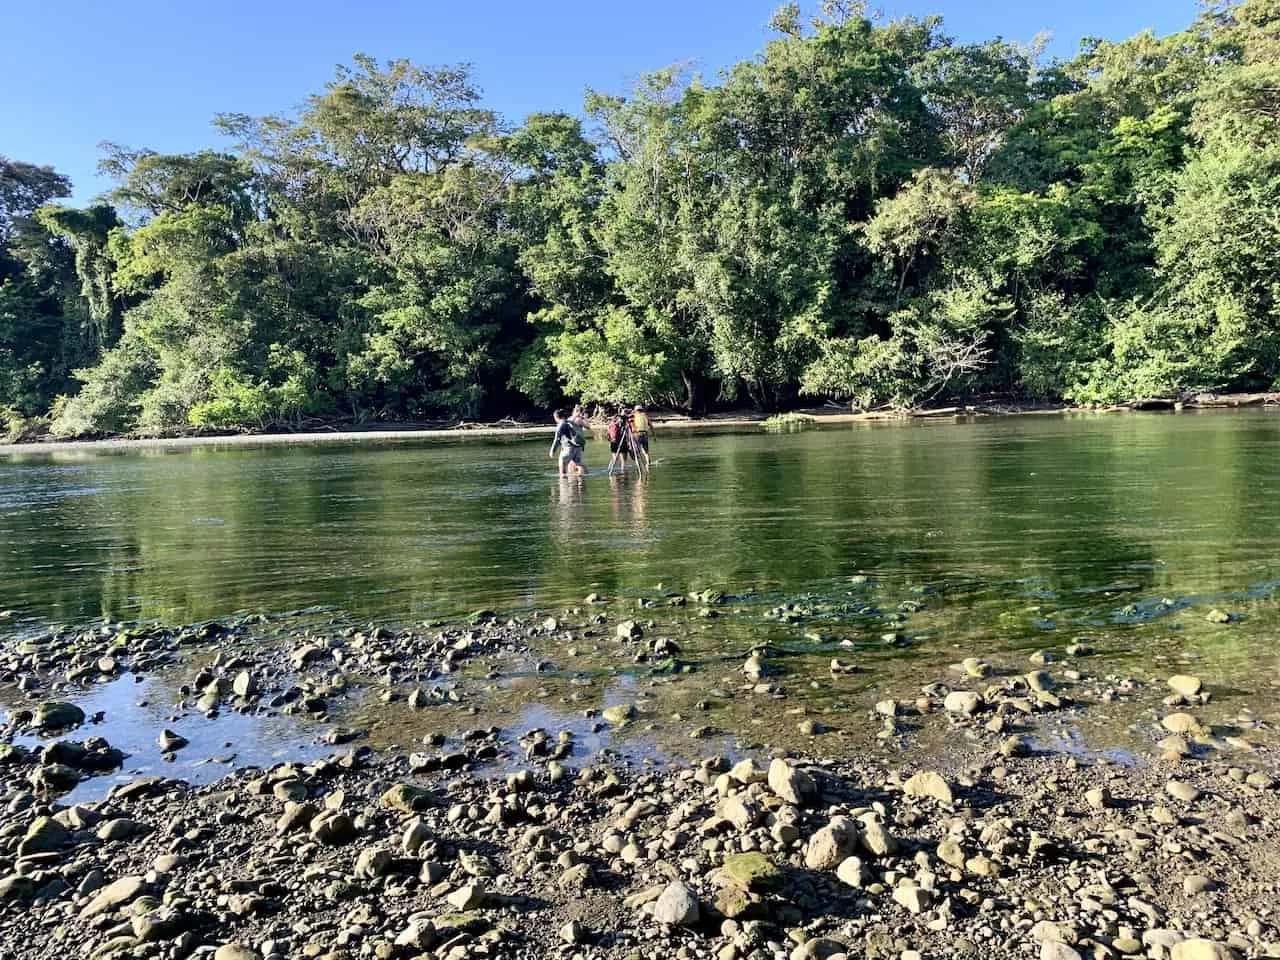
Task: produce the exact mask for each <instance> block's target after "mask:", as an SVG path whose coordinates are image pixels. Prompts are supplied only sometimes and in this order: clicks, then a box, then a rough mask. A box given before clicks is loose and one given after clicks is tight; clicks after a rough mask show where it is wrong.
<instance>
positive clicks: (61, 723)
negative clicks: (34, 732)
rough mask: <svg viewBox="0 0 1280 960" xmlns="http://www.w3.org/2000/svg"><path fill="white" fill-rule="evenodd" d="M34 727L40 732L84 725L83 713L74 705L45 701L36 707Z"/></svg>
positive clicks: (58, 701) (59, 701) (57, 701)
mask: <svg viewBox="0 0 1280 960" xmlns="http://www.w3.org/2000/svg"><path fill="white" fill-rule="evenodd" d="M34 723H35V725H36V726H37V727H38V728H40V729H41V730H64V729H68V728H70V727H78V726H80V724H82V723H84V711H83V710H81V709H80V708H79V707H77V706H76V705H75V704H74V703H67V702H66V701H63V700H46V701H44V702H43V703H41V704H40V705H39V706H37V707H36V713H35V720H34Z"/></svg>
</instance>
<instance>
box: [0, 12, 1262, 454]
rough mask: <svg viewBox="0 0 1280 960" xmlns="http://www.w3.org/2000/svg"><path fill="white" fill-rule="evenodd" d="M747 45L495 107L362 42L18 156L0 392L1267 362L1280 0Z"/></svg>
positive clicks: (252, 392) (1134, 368) (107, 428)
mask: <svg viewBox="0 0 1280 960" xmlns="http://www.w3.org/2000/svg"><path fill="white" fill-rule="evenodd" d="M772 26H773V28H774V30H775V31H776V34H777V36H776V39H773V40H772V41H771V42H769V44H768V45H767V46H766V47H765V49H764V51H763V52H762V53H761V54H760V55H759V56H757V57H755V58H753V59H751V60H746V61H743V62H741V63H739V64H737V65H735V66H734V67H732V68H731V69H729V70H727V71H725V72H724V73H723V74H722V75H720V76H719V77H717V78H716V80H715V81H714V82H711V81H708V80H705V79H703V78H701V77H698V76H696V75H689V74H688V73H687V72H686V71H684V70H682V69H680V68H670V69H667V70H663V71H659V72H658V73H655V74H653V75H651V76H648V77H646V78H644V79H643V80H642V81H640V82H639V84H638V85H637V86H636V88H635V89H634V90H633V91H632V92H631V93H629V94H628V95H626V96H608V95H604V94H597V93H592V94H590V95H589V96H588V97H587V101H586V104H585V111H584V116H585V118H586V119H585V121H584V120H582V119H579V118H577V117H574V116H571V115H568V114H563V113H542V114H534V115H532V116H530V117H528V118H527V119H526V120H525V122H524V123H523V124H522V125H520V126H516V127H512V126H508V125H507V124H504V123H503V122H502V120H501V119H500V118H499V117H498V116H496V115H495V114H494V113H493V112H492V111H490V110H488V109H485V108H484V106H483V105H482V103H481V99H480V95H479V93H478V92H477V90H476V89H475V87H474V86H473V84H472V81H471V79H470V76H469V73H468V69H467V68H466V67H462V66H456V67H420V66H416V65H414V64H412V63H410V62H409V61H407V60H396V61H392V62H390V63H386V64H381V63H379V62H376V61H374V60H373V59H370V58H368V57H363V56H358V57H356V58H355V60H354V63H353V64H352V65H351V66H350V67H342V68H339V70H338V72H337V75H336V76H335V77H334V79H333V80H332V81H331V82H330V83H328V84H327V85H326V87H325V90H324V92H322V93H319V94H316V95H314V96H312V97H310V98H309V99H308V100H307V101H306V103H305V106H304V107H303V108H302V109H301V110H300V111H299V112H298V114H297V116H269V117H250V116H246V115H243V114H225V115H221V116H219V117H218V118H217V119H216V121H215V122H216V126H217V128H218V129H219V130H220V131H222V132H223V133H224V134H226V135H228V136H229V138H230V141H231V142H234V143H235V144H236V147H235V149H234V151H233V152H228V153H223V152H216V151H213V150H206V151H201V152H199V153H191V154H180V155H164V154H157V153H153V152H150V151H147V150H135V149H127V148H124V147H120V146H115V145H110V144H107V145H104V152H105V155H104V158H103V159H102V161H101V166H102V169H103V170H104V171H105V172H107V173H108V174H110V176H111V177H112V178H113V179H114V182H115V183H116V187H115V189H113V190H112V191H111V192H110V193H109V194H107V195H106V197H105V198H103V200H102V201H101V202H99V203H95V204H93V205H91V206H89V207H87V208H85V209H72V208H69V207H66V206H62V205H59V204H58V202H57V201H58V200H59V199H61V198H65V197H66V196H68V195H69V193H70V184H69V183H68V181H67V179H66V178H65V177H64V176H61V175H60V174H58V173H56V172H55V171H53V170H51V169H50V168H48V167H40V166H34V165H31V164H28V163H23V162H18V161H15V160H7V159H4V158H0V421H4V422H5V423H7V424H8V425H9V426H10V428H11V429H15V430H16V429H21V428H23V427H24V426H26V425H29V424H31V423H42V422H44V423H48V424H49V425H50V426H51V428H52V430H53V432H54V433H55V434H57V435H60V436H85V435H99V434H107V433H116V432H122V431H143V432H157V431H171V430H175V429H184V428H185V429H189V428H250V427H263V426H272V425H276V426H282V425H287V424H296V423H299V422H301V421H303V420H306V419H308V418H316V417H328V418H350V419H355V420H364V421H376V420H402V419H421V418H431V417H474V416H485V415H489V416H492V415H496V414H498V413H505V412H511V411H517V410H521V409H528V408H531V407H534V406H545V405H549V404H553V403H557V402H560V401H561V400H563V399H566V398H570V399H575V400H577V399H580V400H586V401H597V400H600V401H603V400H621V399H624V398H625V399H637V400H638V399H648V400H651V401H657V402H662V403H669V404H674V405H679V406H683V407H687V408H690V409H692V410H695V411H696V410H701V409H705V408H706V407H708V406H710V405H724V404H729V403H750V404H753V405H756V406H759V407H761V408H778V407H784V406H786V405H788V404H795V403H798V402H811V401H812V400H814V399H817V398H822V399H831V400H835V401H840V402H850V403H852V404H854V405H857V406H862V407H866V406H871V405H878V404H894V405H900V406H911V405H918V404H923V403H927V402H936V401H939V400H942V399H945V398H948V397H954V396H975V395H981V394H1000V395H1005V396H1011V397H1017V398H1024V399H1045V400H1058V399H1066V400H1069V401H1075V402H1082V403H1088V402H1102V401H1113V400H1123V399H1129V398H1133V397H1137V396H1151V395H1162V396H1168V395H1174V394H1177V393H1179V392H1184V391H1191V390H1199V389H1215V390H1231V389H1254V388H1269V387H1272V386H1274V385H1275V384H1276V381H1277V377H1280V307H1278V303H1280V300H1278V297H1280V136H1277V133H1278V132H1280V0H1244V2H1240V3H1235V4H1228V5H1224V6H1221V7H1219V8H1216V9H1213V10H1211V11H1208V12H1206V13H1205V14H1203V15H1202V16H1201V17H1200V18H1199V19H1198V20H1197V21H1196V23H1195V24H1193V25H1192V26H1191V27H1190V28H1189V29H1187V30H1185V31H1183V32H1181V33H1177V34H1174V35H1172V36H1169V37H1165V38H1162V39H1161V38H1157V37H1155V36H1153V35H1151V34H1140V35H1138V36H1136V37H1134V38H1132V39H1130V40H1126V41H1124V42H1120V43H1113V42H1108V41H1103V40H1086V41H1084V42H1083V44H1082V47H1081V52H1080V53H1079V55H1078V56H1076V57H1075V58H1074V59H1073V60H1070V61H1069V62H1060V61H1052V60H1048V59H1046V58H1045V57H1044V56H1043V55H1042V53H1041V51H1040V49H1039V48H1038V47H1037V45H1035V44H1032V45H1030V46H1021V45H1018V44H1014V43H1008V42H1005V41H1003V40H992V41H989V42H986V43H980V44H962V43H957V42H955V41H954V40H953V39H951V38H949V37H947V36H946V35H945V34H944V33H943V30H942V24H941V21H940V20H939V19H937V18H932V17H931V18H925V19H903V20H895V21H892V22H883V21H880V20H877V19H874V18H871V17H869V16H868V15H866V13H865V12H864V10H863V8H862V7H861V6H858V5H853V4H849V3H835V2H833V3H828V4H826V5H824V7H823V10H822V12H821V13H820V14H819V15H817V16H814V17H812V18H807V19H806V18H805V17H803V16H802V14H801V11H800V9H799V8H798V7H796V6H794V5H792V6H788V7H784V8H783V9H782V10H780V11H779V12H778V13H777V15H776V16H775V18H774V21H773V24H772Z"/></svg>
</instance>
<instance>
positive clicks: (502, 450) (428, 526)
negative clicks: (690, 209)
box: [0, 410, 1280, 753]
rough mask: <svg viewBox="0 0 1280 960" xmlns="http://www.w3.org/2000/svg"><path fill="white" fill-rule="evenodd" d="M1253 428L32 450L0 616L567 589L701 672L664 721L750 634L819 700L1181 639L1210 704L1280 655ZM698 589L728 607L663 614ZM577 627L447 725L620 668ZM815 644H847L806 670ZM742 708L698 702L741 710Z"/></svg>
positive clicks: (410, 604)
mask: <svg viewBox="0 0 1280 960" xmlns="http://www.w3.org/2000/svg"><path fill="white" fill-rule="evenodd" d="M1278 440H1280V420H1277V419H1276V416H1275V415H1274V414H1272V413H1269V412H1267V411H1263V410H1253V411H1245V412H1230V413H1206V414H1181V415H1161V414H1132V415H1075V416H1066V417H1062V416H1026V417H1011V418H1000V419H983V420H978V421H973V422H963V423H951V422H946V423H942V422H913V423H906V424H881V425H868V424H859V425H854V426H843V427H840V428H830V429H806V430H801V431H799V432H793V433H768V432H765V431H763V430H758V431H754V432H745V433H743V432H738V433H701V434H700V433H691V432H685V431H681V432H679V433H676V432H672V433H671V434H668V435H662V434H661V433H659V434H658V435H656V436H655V439H654V456H655V458H656V463H655V465H654V468H653V470H652V472H651V475H650V476H649V477H648V478H647V479H644V480H640V479H637V478H636V477H635V476H634V475H633V476H630V477H628V478H626V479H621V478H612V479H611V478H609V477H606V476H604V475H603V474H602V473H601V472H599V470H600V468H602V467H603V465H604V463H605V461H607V458H608V453H607V448H606V445H605V444H604V443H602V442H599V441H597V442H595V443H593V444H592V445H591V446H590V448H589V452H588V462H589V464H590V465H591V466H592V467H593V468H595V469H596V471H597V472H596V473H595V474H594V475H592V476H589V477H587V478H586V479H585V480H582V481H562V480H560V479H558V478H557V477H556V475H555V470H554V466H553V464H552V461H551V460H549V459H548V458H547V455H546V443H543V442H535V441H531V440H515V439H513V440H501V439H498V440H494V439H485V440H471V439H462V440H458V441H455V442H440V441H432V442H402V441H397V442H394V443H388V442H383V443H380V442H377V441H376V440H368V441H365V442H361V443H358V444H324V443H317V444H314V445H287V446H270V447H252V446H249V447H245V446H233V447H227V448H219V447H199V448H192V449H165V450H163V451H160V450H153V451H145V450H144V451H137V450H133V451H128V452H122V453H121V452H109V451H98V450H88V451H86V450H75V451H60V450H58V449H57V448H39V449H35V448H33V449H31V450H24V451H21V452H18V453H16V454H12V455H8V456H6V457H4V458H0V554H2V555H3V558H4V562H3V568H2V569H0V611H4V614H5V620H4V621H0V628H3V629H5V630H7V631H8V632H11V633H15V634H22V633H24V632H28V633H29V632H31V631H36V630H42V629H45V628H47V627H48V626H50V625H68V626H71V625H74V626H83V625H86V624H91V623H93V622H99V621H101V620H104V619H105V620H108V621H116V620H154V621H160V622H163V623H167V624H174V625H178V624H186V623H192V622H196V621H203V620H207V619H210V618H218V617H228V616H232V615H236V614H244V613H271V614H288V613H289V612H290V611H309V614H308V615H312V616H314V615H316V611H321V612H322V615H323V616H324V617H326V618H328V620H329V621H345V622H351V623H367V622H377V623H383V624H389V625H412V624H415V623H421V622H423V621H430V620H436V619H442V618H450V617H458V616H465V615H467V614H468V613H469V612H470V611H474V610H477V609H480V608H487V609H492V610H495V611H499V612H502V613H504V614H506V613H509V612H517V613H518V612H530V611H534V610H537V611H540V613H539V615H542V613H546V612H557V611H563V610H564V609H565V608H566V607H573V606H580V605H581V603H582V600H583V598H584V597H585V596H586V595H588V594H590V593H596V594H600V595H603V596H605V597H607V598H609V599H610V600H611V601H613V603H614V606H613V607H612V608H611V611H612V612H611V614H610V616H611V617H612V616H621V615H622V613H621V612H619V611H625V610H626V609H629V608H630V607H631V605H633V604H634V605H636V608H637V609H638V610H639V615H640V616H646V617H653V616H659V618H660V619H661V620H662V622H661V623H660V624H659V625H658V628H657V629H658V631H659V632H662V631H666V632H669V633H670V634H671V635H673V636H675V637H676V638H678V640H679V642H680V644H681V647H682V648H683V649H682V656H683V657H684V659H685V660H687V661H690V662H692V663H694V664H695V666H696V668H697V669H698V670H699V671H700V672H699V673H698V674H695V675H694V678H693V679H692V680H691V681H690V682H688V683H685V684H683V685H681V684H674V685H672V686H673V689H674V690H675V692H674V693H671V694H670V696H669V698H668V700H666V701H663V702H662V703H661V704H660V707H661V709H662V710H669V711H671V712H673V713H677V714H679V715H688V714H689V713H690V712H691V711H693V706H692V704H693V703H694V701H695V700H697V699H698V698H699V697H700V696H703V695H704V694H705V688H708V687H710V686H712V685H714V683H723V680H724V677H725V675H726V674H730V673H732V672H733V671H736V670H737V667H738V665H739V664H740V663H741V662H742V658H743V657H744V656H745V654H746V652H747V651H748V650H750V649H751V648H752V647H753V646H758V645H760V644H764V643H768V644H772V645H774V647H775V648H776V649H778V650H779V651H781V652H782V653H783V654H784V655H786V656H789V657H791V658H792V664H793V665H792V667H791V668H790V670H791V672H792V674H793V676H796V677H801V678H802V677H805V676H812V677H813V678H814V680H813V682H811V683H809V684H808V685H807V686H806V685H799V686H798V688H797V687H795V686H793V688H792V690H791V692H790V699H789V700H788V701H787V706H788V708H789V709H791V708H793V707H794V705H795V704H797V703H800V704H803V705H805V706H807V707H809V708H813V709H815V710H819V711H825V712H826V713H828V714H830V713H831V712H832V710H835V711H836V712H837V713H839V712H845V711H847V710H849V709H854V708H856V709H869V707H870V706H871V704H873V703H874V702H875V700H876V698H877V697H879V696H882V695H885V694H886V692H888V693H892V694H893V695H897V696H908V697H909V696H913V695H914V694H913V693H912V692H911V691H912V690H913V689H914V690H917V691H918V689H919V684H921V683H924V682H928V681H929V680H932V679H936V678H937V677H938V676H939V672H940V671H943V670H944V667H945V665H946V664H947V663H951V662H954V661H956V660H958V659H960V658H962V657H964V656H969V655H980V656H987V657H1000V656H1004V657H1006V658H1016V659H1015V660H1011V661H1010V662H1021V663H1024V664H1025V662H1026V661H1025V654H1026V653H1028V652H1030V651H1033V650H1038V649H1047V650H1051V651H1057V652H1058V653H1059V655H1060V653H1061V651H1062V650H1063V648H1065V647H1066V646H1067V645H1068V644H1069V643H1070V642H1071V641H1072V640H1073V639H1074V638H1076V637H1078V636H1081V635H1086V636H1089V637H1091V638H1095V640H1096V641H1097V642H1098V643H1099V645H1100V646H1101V648H1102V651H1103V653H1104V656H1105V660H1103V661H1101V662H1104V663H1105V664H1106V668H1107V669H1111V670H1121V669H1123V670H1130V671H1135V670H1136V671H1139V672H1142V671H1146V672H1147V673H1151V672H1158V671H1161V670H1164V671H1165V672H1166V673H1167V672H1170V671H1173V670H1174V669H1176V668H1178V665H1179V664H1183V665H1185V664H1186V663H1192V664H1194V665H1195V667H1194V668H1195V670H1196V671H1197V672H1198V673H1200V674H1201V675H1203V676H1204V677H1205V678H1206V680H1208V681H1211V682H1213V683H1215V684H1217V685H1218V686H1217V689H1218V690H1219V691H1220V694H1221V695H1222V696H1225V697H1228V698H1229V697H1230V696H1231V691H1232V690H1237V689H1238V690H1243V691H1244V692H1250V691H1251V690H1252V691H1253V692H1256V690H1254V686H1255V685H1253V684H1251V683H1250V681H1251V680H1252V679H1256V678H1257V677H1258V676H1260V675H1261V674H1266V675H1274V674H1275V671H1276V668H1277V666H1280V659H1278V658H1280V654H1277V649H1276V644H1275V643H1274V640H1273V637H1274V630H1275V627H1276V625H1277V623H1278V622H1280V616H1278V615H1277V610H1276V601H1275V598H1274V596H1273V594H1274V590H1275V586H1276V583H1277V581H1278V580H1280V442H1277V441H1278ZM548 441H549V432H548ZM704 591H714V592H716V593H717V595H716V596H715V597H714V599H715V600H719V599H720V597H719V596H718V594H719V593H723V594H724V595H726V596H725V600H726V602H725V603H723V604H714V603H711V601H710V600H708V599H707V597H706V596H705V595H704V596H702V597H701V598H695V600H694V602H692V603H690V604H689V605H688V609H687V610H684V609H682V610H680V612H679V613H678V614H677V613H674V612H672V613H668V612H666V611H669V610H672V609H673V608H671V601H672V600H673V599H674V598H675V597H678V596H687V595H690V594H699V593H702V592H704ZM787 604H791V605H792V606H790V607H787V606H786V605H787ZM707 605H710V606H714V607H715V609H714V610H712V609H706V610H704V609H702V608H703V607H704V606H707ZM655 609H656V610H657V611H658V612H657V613H655V612H654V611H655ZM1215 610H1221V611H1223V612H1225V613H1228V614H1230V616H1231V618H1232V622H1231V623H1226V624H1223V623H1213V622H1211V621H1210V619H1209V614H1210V612H1211V611H1215ZM712 616H714V617H715V619H714V620H712V619H710V617H712ZM663 618H665V619H663ZM886 639H887V641H888V642H885V640H886ZM593 649H594V652H592V651H591V650H583V651H576V650H575V651H574V654H575V657H574V659H573V661H572V663H569V664H565V663H562V662H559V661H560V659H561V655H562V654H563V648H562V647H561V646H558V645H556V644H550V643H549V644H548V645H547V648H546V649H543V650H540V651H537V652H538V654H539V655H541V656H546V657H550V658H551V660H550V661H548V663H545V664H542V665H541V666H542V669H541V670H539V671H537V672H535V671H533V670H532V668H531V667H530V668H528V669H525V668H523V667H519V668H518V667H516V666H512V667H511V669H510V672H511V674H512V676H513V677H514V678H515V679H511V680H509V681H508V682H507V684H506V685H504V686H502V687H501V692H502V694H503V695H502V696H500V697H493V696H486V695H485V694H484V692H483V689H485V688H483V685H479V686H477V687H476V688H475V689H474V690H473V691H472V692H471V694H469V696H468V697H467V698H465V700H466V702H467V704H468V706H467V709H468V710H469V711H470V722H477V721H482V720H489V719H492V720H493V721H494V722H499V723H530V722H537V723H540V724H546V725H549V726H555V725H557V723H559V724H568V723H569V722H570V718H571V717H572V716H573V715H574V711H575V710H577V715H578V716H579V717H580V716H581V711H580V709H577V708H574V707H572V706H571V705H572V704H573V703H576V702H577V701H576V699H575V698H576V697H577V696H578V694H577V693H576V692H575V689H574V688H573V686H572V684H575V683H581V682H582V681H581V678H582V677H583V676H584V675H587V674H590V673H591V671H593V670H594V671H597V672H598V674H597V675H606V674H607V675H611V676H614V678H615V680H614V681H613V687H612V689H613V691H614V692H613V694H606V697H605V699H606V700H608V699H609V698H610V696H612V697H613V698H614V699H617V697H618V695H619V694H618V691H619V690H622V691H624V692H625V691H626V690H627V689H632V688H631V687H629V686H628V685H634V684H637V683H643V682H646V681H644V680H643V678H642V677H638V676H635V675H632V674H630V673H628V672H627V670H623V671H622V674H621V675H619V673H618V670H619V661H618V655H617V653H616V652H612V651H610V650H608V649H606V648H603V647H600V646H599V645H597V646H596V647H595V648H593ZM832 656H852V657H854V658H856V659H857V660H858V662H859V663H860V664H861V665H862V666H863V667H864V668H866V669H865V670H864V671H862V672H860V673H859V674H858V675H857V677H856V678H853V679H850V680H849V681H848V682H842V683H840V684H833V683H832V682H831V680H830V678H829V677H828V676H827V665H828V663H829V661H830V658H831V657H832ZM628 660H629V655H628V656H627V657H624V658H623V661H622V662H623V663H626V662H628ZM552 661H554V662H552ZM1022 669H1026V667H1025V666H1024V667H1023V668H1022ZM584 671H585V674H584ZM1260 671H1261V673H1260ZM698 676H705V677H706V678H707V679H705V680H699V679H697V677H698ZM712 677H715V678H716V679H715V680H714V681H713V679H711V678H712ZM522 678H523V679H522ZM472 679H473V680H474V681H475V682H476V683H477V684H480V679H481V678H479V677H476V678H472ZM464 682H465V678H464ZM487 689H488V692H489V693H492V692H493V690H494V687H493V686H492V685H490V686H489V687H488V688H487ZM513 693H514V694H518V695H512V694H513ZM645 695H646V696H649V695H651V694H649V693H646V694H645ZM655 695H656V696H658V697H659V698H661V697H662V696H664V695H665V694H662V693H658V694H655ZM170 696H176V694H171V693H166V694H163V696H161V697H160V698H159V702H160V703H162V704H163V703H165V702H171V701H170V700H168V698H169V697H170ZM728 699H729V700H732V697H728ZM115 702H117V705H118V704H119V703H123V702H125V701H123V700H118V701H115ZM557 702H559V703H561V704H563V705H562V706H561V707H558V708H556V707H554V706H549V704H555V703H557ZM477 703H479V704H481V706H479V707H477V706H476V705H477ZM367 706H368V705H367V704H366V707H367ZM157 709H159V708H157ZM743 709H744V710H746V711H747V713H746V714H745V715H743V716H739V717H737V718H736V719H735V717H734V715H733V710H732V708H730V709H728V710H726V711H724V712H723V713H722V714H721V715H720V716H719V717H718V718H717V719H718V721H719V722H720V724H721V725H722V728H723V729H727V730H729V731H733V732H741V731H742V730H743V729H745V728H746V727H748V726H749V725H751V724H757V725H758V724H759V723H760V722H761V719H760V716H759V715H758V708H757V707H752V706H744V707H743ZM477 711H478V712H477ZM135 712H136V711H135ZM124 715H125V716H132V714H129V713H128V712H125V713H124ZM786 716H787V714H786V713H784V712H782V710H781V709H779V712H778V719H777V724H776V726H786V725H788V724H790V726H791V727H792V728H794V722H793V721H788V720H786V719H785V717H786ZM434 717H435V718H434V719H433V720H432V721H431V722H432V723H443V722H447V723H457V724H461V723H464V722H468V721H467V720H466V719H464V718H463V717H461V716H458V717H453V718H451V719H449V720H447V721H444V720H441V719H440V716H439V715H434ZM355 719H357V720H362V721H366V722H368V723H369V724H370V725H373V726H376V725H377V723H378V722H379V721H378V720H377V717H376V716H375V715H371V714H370V713H369V712H367V711H366V712H365V713H364V714H360V713H359V711H356V717H355ZM129 723H130V725H132V726H137V725H138V723H137V721H136V718H135V719H132V720H130V721H129ZM156 723H157V724H158V723H159V717H158V716H157V718H156ZM873 729H874V728H873ZM139 736H141V735H139ZM145 736H146V738H149V740H150V742H153V741H154V732H153V731H150V732H147V733H146V734H145ZM244 736H249V734H244ZM770 737H771V739H772V738H773V737H774V734H773V733H770ZM139 742H140V743H141V742H142V740H141V739H139ZM213 750H214V748H213V747H212V746H211V747H210V753H212V752H213Z"/></svg>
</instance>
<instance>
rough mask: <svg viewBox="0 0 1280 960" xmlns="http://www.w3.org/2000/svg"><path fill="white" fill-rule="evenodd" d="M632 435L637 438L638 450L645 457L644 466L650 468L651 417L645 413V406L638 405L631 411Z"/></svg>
mask: <svg viewBox="0 0 1280 960" xmlns="http://www.w3.org/2000/svg"><path fill="white" fill-rule="evenodd" d="M631 435H632V437H634V438H635V444H636V449H637V450H639V452H640V455H641V456H642V457H644V466H645V469H646V470H647V469H648V468H649V415H648V414H647V413H645V409H644V404H642V403H637V404H636V405H635V407H634V409H632V411H631Z"/></svg>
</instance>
